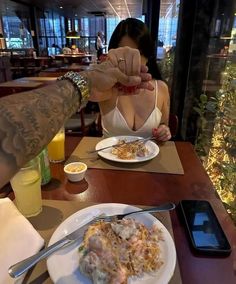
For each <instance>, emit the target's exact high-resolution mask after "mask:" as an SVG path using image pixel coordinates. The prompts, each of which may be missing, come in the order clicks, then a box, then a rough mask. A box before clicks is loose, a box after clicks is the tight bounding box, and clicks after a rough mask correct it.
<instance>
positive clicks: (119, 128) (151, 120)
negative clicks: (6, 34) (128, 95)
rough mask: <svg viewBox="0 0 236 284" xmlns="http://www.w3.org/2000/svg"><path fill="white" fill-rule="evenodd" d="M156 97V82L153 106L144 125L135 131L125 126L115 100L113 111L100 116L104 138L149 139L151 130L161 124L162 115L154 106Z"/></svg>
mask: <svg viewBox="0 0 236 284" xmlns="http://www.w3.org/2000/svg"><path fill="white" fill-rule="evenodd" d="M157 96H158V86H157V81H155V105H154V106H153V110H152V112H151V113H150V115H149V116H148V117H147V119H146V121H145V122H144V124H143V125H142V126H141V127H140V128H139V129H137V130H133V129H131V128H130V127H129V125H128V124H127V122H126V120H125V118H124V116H123V115H122V113H121V112H120V110H119V108H118V107H117V103H118V98H119V96H118V97H117V100H116V106H115V108H114V109H113V110H111V111H110V112H108V113H107V114H105V115H102V128H103V136H104V137H112V136H119V135H128V136H141V137H145V138H146V137H149V136H152V129H153V128H157V127H158V126H159V124H160V122H161V117H162V113H161V111H160V110H159V108H158V107H157V106H156V102H157Z"/></svg>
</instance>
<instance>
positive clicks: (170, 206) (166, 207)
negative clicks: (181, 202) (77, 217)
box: [95, 202, 175, 222]
mask: <svg viewBox="0 0 236 284" xmlns="http://www.w3.org/2000/svg"><path fill="white" fill-rule="evenodd" d="M173 209H175V204H174V203H172V202H169V203H165V204H162V205H159V206H156V207H150V208H145V209H141V210H136V211H131V212H128V213H124V214H116V215H111V216H102V215H100V216H98V217H97V218H96V219H95V220H96V221H99V220H102V221H106V222H112V221H117V220H122V219H123V218H124V217H126V216H128V215H131V214H137V213H138V214H140V213H155V212H162V211H170V210H173Z"/></svg>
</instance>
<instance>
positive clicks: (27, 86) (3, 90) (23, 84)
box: [0, 77, 57, 97]
mask: <svg viewBox="0 0 236 284" xmlns="http://www.w3.org/2000/svg"><path fill="white" fill-rule="evenodd" d="M56 79H57V78H56V77H50V78H47V77H22V78H19V79H15V80H11V81H7V82H4V83H1V84H0V97H4V96H7V95H11V94H15V93H20V92H25V91H30V90H33V89H37V88H41V87H44V86H46V85H48V84H52V83H53V82H55V81H56Z"/></svg>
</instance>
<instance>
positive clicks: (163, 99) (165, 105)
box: [153, 81, 171, 141]
mask: <svg viewBox="0 0 236 284" xmlns="http://www.w3.org/2000/svg"><path fill="white" fill-rule="evenodd" d="M157 107H158V108H159V109H160V111H161V113H162V117H161V123H160V125H159V126H158V127H157V128H154V129H153V135H154V136H155V137H156V139H157V141H167V140H170V138H171V133H170V128H169V126H168V124H169V115H170V95H169V90H168V86H167V85H166V83H165V82H163V81H158V101H157Z"/></svg>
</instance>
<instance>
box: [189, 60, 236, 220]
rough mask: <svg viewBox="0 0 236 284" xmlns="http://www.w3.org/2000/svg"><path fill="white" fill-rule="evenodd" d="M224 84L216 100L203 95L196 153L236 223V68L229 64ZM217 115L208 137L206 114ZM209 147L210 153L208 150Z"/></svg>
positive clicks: (198, 108)
mask: <svg viewBox="0 0 236 284" xmlns="http://www.w3.org/2000/svg"><path fill="white" fill-rule="evenodd" d="M225 71H226V72H224V78H223V84H222V87H221V89H220V90H219V91H218V92H217V94H216V97H215V98H210V99H209V100H208V98H207V96H206V95H204V94H203V95H201V97H200V100H199V102H198V105H197V107H195V108H194V109H195V111H196V112H197V113H198V114H199V125H198V129H199V131H198V136H197V140H196V144H195V148H196V151H197V153H198V155H199V156H200V158H201V159H202V160H203V165H204V167H205V169H206V171H207V173H208V175H209V177H210V178H211V180H212V182H213V184H214V186H215V188H216V190H217V192H218V194H219V196H220V197H221V199H222V201H223V203H224V204H225V206H226V208H227V210H228V211H229V213H230V214H231V216H232V217H233V219H234V221H235V222H236V198H235V194H236V163H235V162H236V67H235V66H233V65H232V64H231V63H230V62H228V63H227V66H226V70H225ZM209 111H211V112H215V116H214V127H213V132H212V135H211V136H210V137H209V135H207V134H209V131H208V129H207V126H208V123H209V121H208V119H207V114H208V113H209ZM207 147H209V151H206V148H207Z"/></svg>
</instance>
